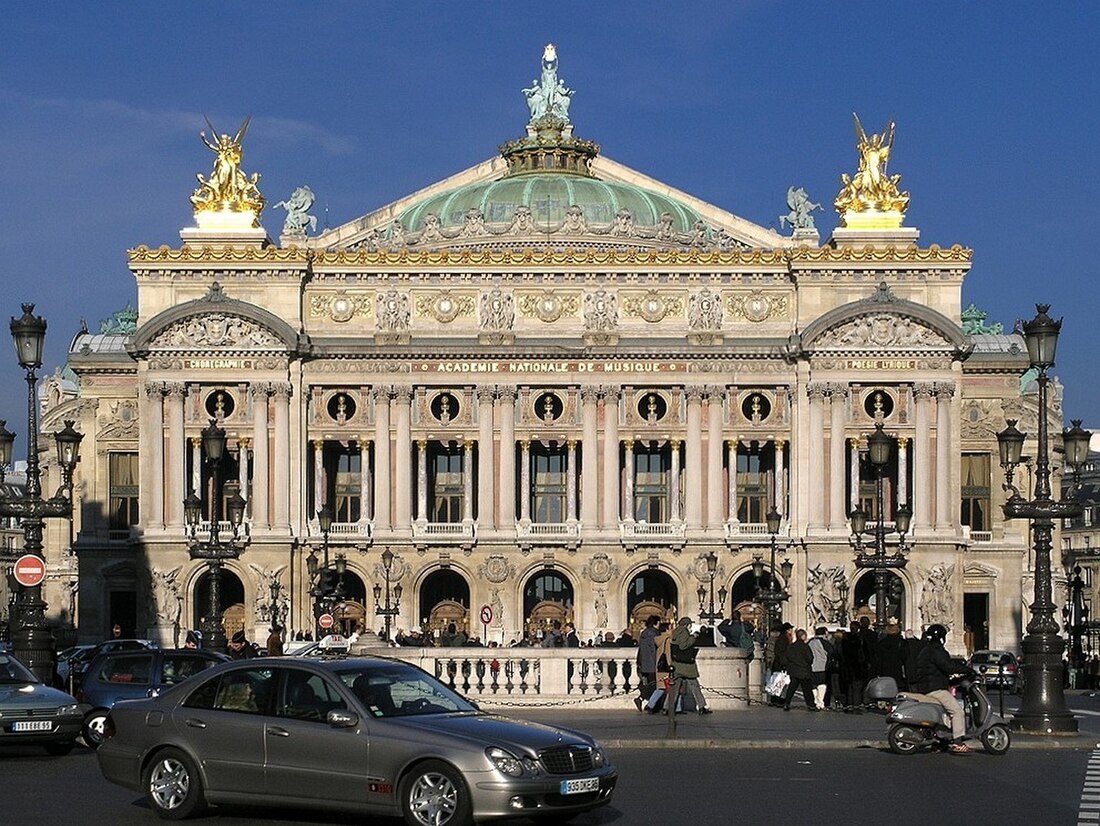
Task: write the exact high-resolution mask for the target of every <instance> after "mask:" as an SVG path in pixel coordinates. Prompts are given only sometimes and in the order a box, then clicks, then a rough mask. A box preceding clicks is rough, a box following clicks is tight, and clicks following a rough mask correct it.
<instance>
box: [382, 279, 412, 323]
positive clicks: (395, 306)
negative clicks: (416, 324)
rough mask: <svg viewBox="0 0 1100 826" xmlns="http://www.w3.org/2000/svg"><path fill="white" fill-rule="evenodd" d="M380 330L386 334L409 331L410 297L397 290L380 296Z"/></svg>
mask: <svg viewBox="0 0 1100 826" xmlns="http://www.w3.org/2000/svg"><path fill="white" fill-rule="evenodd" d="M377 303H378V311H377V318H378V330H379V331H380V332H384V333H407V332H408V331H409V297H408V296H407V295H405V294H404V293H402V292H398V291H397V290H393V289H391V290H387V291H386V292H384V293H379V294H378V302H377Z"/></svg>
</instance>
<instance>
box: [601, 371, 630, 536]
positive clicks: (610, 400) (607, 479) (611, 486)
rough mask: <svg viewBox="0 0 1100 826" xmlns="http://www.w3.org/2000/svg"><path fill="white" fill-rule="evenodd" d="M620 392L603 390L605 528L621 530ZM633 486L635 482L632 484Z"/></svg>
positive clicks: (608, 389)
mask: <svg viewBox="0 0 1100 826" xmlns="http://www.w3.org/2000/svg"><path fill="white" fill-rule="evenodd" d="M619 396H620V393H619V390H618V388H614V387H605V388H604V390H603V497H602V498H603V526H604V528H607V529H610V530H613V531H615V532H616V533H617V532H618V530H619V519H620V513H619V508H620V507H621V504H622V493H620V491H619V479H620V472H619ZM631 484H633V482H631Z"/></svg>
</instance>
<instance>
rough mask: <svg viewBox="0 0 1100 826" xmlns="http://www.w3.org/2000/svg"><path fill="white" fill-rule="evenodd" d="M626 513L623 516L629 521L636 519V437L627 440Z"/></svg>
mask: <svg viewBox="0 0 1100 826" xmlns="http://www.w3.org/2000/svg"><path fill="white" fill-rule="evenodd" d="M625 487H626V513H625V514H623V517H624V518H625V520H626V521H627V522H633V521H635V520H634V439H633V438H631V439H628V440H627V442H626V485H625Z"/></svg>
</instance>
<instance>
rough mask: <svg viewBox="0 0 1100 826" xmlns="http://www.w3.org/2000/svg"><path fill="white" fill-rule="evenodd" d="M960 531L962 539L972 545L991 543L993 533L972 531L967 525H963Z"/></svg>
mask: <svg viewBox="0 0 1100 826" xmlns="http://www.w3.org/2000/svg"><path fill="white" fill-rule="evenodd" d="M962 529H963V539H968V540H970V541H971V542H974V543H980V542H992V541H993V531H974V530H971V529H970V526H969V525H963V526H962Z"/></svg>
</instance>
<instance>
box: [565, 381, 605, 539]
mask: <svg viewBox="0 0 1100 826" xmlns="http://www.w3.org/2000/svg"><path fill="white" fill-rule="evenodd" d="M599 400H600V394H599V392H598V391H597V390H596V388H595V387H583V388H581V420H582V424H581V444H582V445H583V446H584V447H583V450H584V464H583V465H582V466H581V493H582V496H583V498H582V499H581V525H582V527H584V528H586V529H593V528H596V527H598V525H599V519H600V514H599V508H600V496H599V461H598V460H597V456H598V451H597V439H598V436H597V432H598V430H597V422H598V419H599ZM569 467H570V478H573V472H572V467H573V465H572V461H570V465H569Z"/></svg>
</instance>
